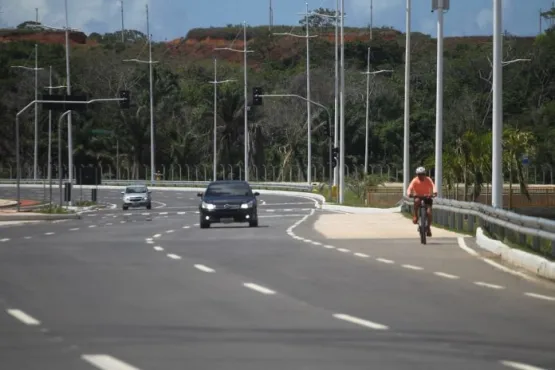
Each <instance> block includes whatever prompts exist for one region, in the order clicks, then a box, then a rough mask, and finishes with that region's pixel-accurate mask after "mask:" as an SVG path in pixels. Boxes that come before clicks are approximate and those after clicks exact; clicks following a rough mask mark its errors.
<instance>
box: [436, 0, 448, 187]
mask: <svg viewBox="0 0 555 370" xmlns="http://www.w3.org/2000/svg"><path fill="white" fill-rule="evenodd" d="M432 10H434V11H437V84H436V153H435V157H436V160H435V183H436V186H437V195H438V197H441V196H442V195H443V14H444V12H445V11H447V10H449V0H432Z"/></svg>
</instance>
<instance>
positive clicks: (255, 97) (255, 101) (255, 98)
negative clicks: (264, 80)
mask: <svg viewBox="0 0 555 370" xmlns="http://www.w3.org/2000/svg"><path fill="white" fill-rule="evenodd" d="M262 94H263V92H262V88H261V87H255V88H253V89H252V105H262V97H261V96H260V95H262Z"/></svg>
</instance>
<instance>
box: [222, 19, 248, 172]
mask: <svg viewBox="0 0 555 370" xmlns="http://www.w3.org/2000/svg"><path fill="white" fill-rule="evenodd" d="M214 50H228V51H233V52H236V53H244V59H243V68H244V71H243V79H244V82H243V83H244V99H245V105H244V109H245V123H244V125H245V128H244V130H245V135H244V138H245V149H244V157H245V158H244V162H245V181H249V120H248V112H249V103H248V101H247V99H248V95H247V88H248V74H247V68H248V66H247V54H248V53H252V51H251V50H248V49H247V22H243V50H239V49H233V48H229V47H228V48H215V49H214Z"/></svg>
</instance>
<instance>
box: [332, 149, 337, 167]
mask: <svg viewBox="0 0 555 370" xmlns="http://www.w3.org/2000/svg"><path fill="white" fill-rule="evenodd" d="M331 156H332V159H331V164H332V166H333V168H335V167H337V164H338V163H339V148H333V149H332V150H331Z"/></svg>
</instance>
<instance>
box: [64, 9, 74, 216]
mask: <svg viewBox="0 0 555 370" xmlns="http://www.w3.org/2000/svg"><path fill="white" fill-rule="evenodd" d="M65 13H66V75H67V77H66V78H67V81H66V87H67V95H68V96H71V70H70V66H69V58H70V50H69V17H68V9H67V0H65ZM71 113H72V112H71V111H69V113H68V114H67V152H68V161H67V162H68V164H67V167H68V168H67V171H68V181H69V186H70V194H71V187H72V184H73V133H72V132H73V130H72V114H71ZM68 204H69V205H70V206H71V205H72V202H71V199H68Z"/></svg>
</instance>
